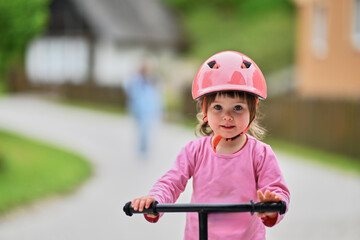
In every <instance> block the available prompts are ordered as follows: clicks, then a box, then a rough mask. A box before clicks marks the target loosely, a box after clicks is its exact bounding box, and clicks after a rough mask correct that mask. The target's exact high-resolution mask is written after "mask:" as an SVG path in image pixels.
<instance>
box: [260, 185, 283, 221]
mask: <svg viewBox="0 0 360 240" xmlns="http://www.w3.org/2000/svg"><path fill="white" fill-rule="evenodd" d="M257 195H258V198H259V201H260V202H280V201H281V200H282V197H281V196H279V195H276V193H275V192H270V191H269V190H266V191H265V193H264V194H263V193H262V192H261V191H260V190H258V191H257ZM256 215H257V216H258V217H261V218H264V217H269V218H276V217H277V215H278V213H275V212H265V213H256Z"/></svg>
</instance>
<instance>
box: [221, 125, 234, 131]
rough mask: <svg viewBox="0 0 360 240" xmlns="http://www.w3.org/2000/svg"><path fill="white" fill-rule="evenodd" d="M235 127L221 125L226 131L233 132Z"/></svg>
mask: <svg viewBox="0 0 360 240" xmlns="http://www.w3.org/2000/svg"><path fill="white" fill-rule="evenodd" d="M234 127H235V126H229V125H221V128H223V129H226V130H231V129H233V128H234Z"/></svg>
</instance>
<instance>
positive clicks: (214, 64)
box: [207, 60, 220, 69]
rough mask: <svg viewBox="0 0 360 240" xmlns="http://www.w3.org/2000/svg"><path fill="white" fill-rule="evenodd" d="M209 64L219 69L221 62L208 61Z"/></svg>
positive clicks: (212, 67)
mask: <svg viewBox="0 0 360 240" xmlns="http://www.w3.org/2000/svg"><path fill="white" fill-rule="evenodd" d="M207 64H208V66H209V67H210V68H211V69H218V68H219V67H220V66H219V64H217V63H216V61H215V60H214V61H211V62H208V63H207Z"/></svg>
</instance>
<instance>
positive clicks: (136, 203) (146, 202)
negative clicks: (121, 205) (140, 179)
mask: <svg viewBox="0 0 360 240" xmlns="http://www.w3.org/2000/svg"><path fill="white" fill-rule="evenodd" d="M153 202H155V198H153V197H150V196H143V197H141V198H135V199H134V200H132V201H131V205H132V207H133V208H134V210H135V211H137V210H139V212H142V211H143V210H144V208H146V209H148V208H149V207H150V204H151V203H153ZM146 215H147V216H148V217H150V218H156V216H155V215H154V214H146Z"/></svg>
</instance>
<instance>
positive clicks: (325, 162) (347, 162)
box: [265, 138, 360, 176]
mask: <svg viewBox="0 0 360 240" xmlns="http://www.w3.org/2000/svg"><path fill="white" fill-rule="evenodd" d="M265 142H266V143H268V144H270V145H271V146H272V148H274V149H275V150H279V151H282V152H285V153H289V154H291V155H294V156H298V157H299V158H300V159H303V160H305V161H309V162H312V163H315V164H319V165H322V166H326V167H331V168H333V169H337V170H340V171H343V172H346V173H350V174H355V175H357V176H360V161H359V159H355V158H351V157H347V156H344V155H340V154H336V153H330V152H326V151H323V150H319V149H315V148H312V147H309V146H303V145H299V144H295V143H291V142H288V141H284V140H279V139H274V138H270V139H266V140H265Z"/></svg>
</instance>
